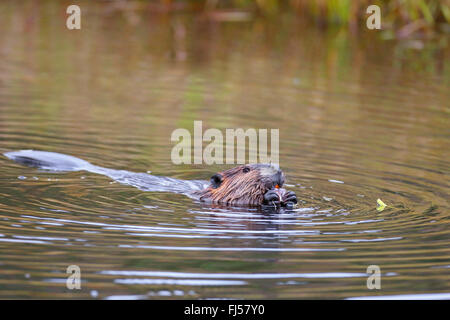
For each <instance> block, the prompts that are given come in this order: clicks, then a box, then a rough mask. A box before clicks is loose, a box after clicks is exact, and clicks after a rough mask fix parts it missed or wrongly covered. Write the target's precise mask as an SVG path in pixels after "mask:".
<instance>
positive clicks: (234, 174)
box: [4, 150, 297, 207]
mask: <svg viewBox="0 0 450 320" xmlns="http://www.w3.org/2000/svg"><path fill="white" fill-rule="evenodd" d="M4 155H5V156H6V157H7V158H9V159H12V160H14V161H16V162H18V163H21V164H23V165H27V166H30V167H37V168H40V169H44V170H49V171H82V170H84V171H88V172H92V173H97V174H102V175H105V176H108V177H110V178H111V179H113V180H114V181H117V182H119V183H122V184H127V185H131V186H134V187H137V188H139V189H140V190H144V191H154V192H174V193H180V194H184V195H186V196H189V197H191V198H194V199H198V200H199V201H202V202H207V203H213V204H223V205H236V206H264V205H271V206H286V207H292V206H293V205H294V204H296V203H297V197H296V195H295V193H294V192H292V191H287V190H286V189H284V188H282V187H283V185H284V183H285V175H284V173H283V171H281V169H280V168H279V167H278V166H277V165H274V164H247V165H240V166H237V167H235V168H231V169H228V170H225V171H222V172H219V173H216V174H214V175H213V176H212V177H211V179H210V181H209V183H208V182H206V181H204V180H181V179H175V178H170V177H163V176H154V175H151V174H147V173H136V172H130V171H126V170H115V169H108V168H103V167H99V166H95V165H93V164H91V163H89V162H87V161H85V160H82V159H79V158H76V157H73V156H69V155H65V154H61V153H55V152H47V151H35V150H20V151H12V152H7V153H5V154H4Z"/></svg>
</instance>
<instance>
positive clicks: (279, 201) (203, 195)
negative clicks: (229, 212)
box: [194, 164, 297, 205]
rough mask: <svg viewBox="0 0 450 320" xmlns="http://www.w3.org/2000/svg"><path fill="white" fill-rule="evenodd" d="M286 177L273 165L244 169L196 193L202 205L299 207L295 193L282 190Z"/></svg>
mask: <svg viewBox="0 0 450 320" xmlns="http://www.w3.org/2000/svg"><path fill="white" fill-rule="evenodd" d="M284 182H285V175H284V173H283V171H281V169H280V168H279V167H278V166H276V165H273V164H248V165H241V166H238V167H235V168H232V169H228V170H225V171H223V172H219V173H216V174H215V175H213V176H212V177H211V180H210V185H209V186H208V187H206V188H205V189H203V190H201V191H196V192H194V194H196V195H198V197H199V200H200V201H205V202H212V203H219V204H229V205H270V204H273V205H287V204H289V203H291V204H295V203H297V197H296V195H295V193H294V192H292V191H286V189H284V188H282V186H283V184H284Z"/></svg>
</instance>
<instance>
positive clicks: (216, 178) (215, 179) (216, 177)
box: [211, 173, 222, 189]
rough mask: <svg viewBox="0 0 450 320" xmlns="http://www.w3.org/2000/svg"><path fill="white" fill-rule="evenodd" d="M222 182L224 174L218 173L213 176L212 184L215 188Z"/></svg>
mask: <svg viewBox="0 0 450 320" xmlns="http://www.w3.org/2000/svg"><path fill="white" fill-rule="evenodd" d="M221 183H222V175H221V174H219V173H216V174H215V175H213V176H212V177H211V185H212V187H213V188H214V189H216V188H218V187H219V186H220V184H221Z"/></svg>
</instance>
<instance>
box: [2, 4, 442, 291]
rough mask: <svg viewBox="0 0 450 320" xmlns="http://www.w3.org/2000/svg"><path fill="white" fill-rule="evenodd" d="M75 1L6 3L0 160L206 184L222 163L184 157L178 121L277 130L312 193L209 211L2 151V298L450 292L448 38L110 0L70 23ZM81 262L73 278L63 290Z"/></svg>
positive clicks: (293, 178) (290, 164)
mask: <svg viewBox="0 0 450 320" xmlns="http://www.w3.org/2000/svg"><path fill="white" fill-rule="evenodd" d="M65 8H66V7H65V5H64V4H63V3H59V2H51V1H45V2H26V1H25V2H20V3H19V2H14V1H5V2H1V3H0V25H1V27H2V28H1V29H2V31H1V32H0V44H1V46H0V152H1V153H3V152H7V151H11V150H20V149H38V150H46V151H54V152H60V153H66V154H70V155H74V156H77V157H79V158H82V159H84V160H87V161H89V162H91V163H93V164H95V165H98V166H103V167H108V168H114V169H124V170H130V171H136V172H147V171H151V173H152V174H155V175H164V176H169V177H175V178H180V179H209V177H210V176H211V175H212V174H214V173H215V172H217V171H221V170H223V169H224V168H226V167H229V166H225V165H223V166H221V165H214V166H208V165H181V166H180V165H174V164H173V163H172V161H171V158H170V154H171V150H172V148H173V146H174V143H173V142H171V141H170V137H171V133H172V131H173V130H175V129H177V128H187V129H189V130H191V131H192V130H193V121H194V120H202V121H203V126H204V128H205V129H206V128H218V129H219V130H222V132H225V129H227V128H239V127H242V128H256V129H260V128H261V129H264V128H267V129H270V128H275V129H279V132H280V165H281V167H282V169H283V170H284V172H285V174H286V176H287V180H288V181H287V184H288V186H287V188H288V189H289V190H293V191H295V192H296V194H297V197H298V198H299V199H300V200H301V201H300V204H299V206H298V208H296V209H295V210H294V211H293V212H291V213H285V214H281V215H277V214H267V213H264V212H262V211H260V210H258V209H245V208H224V207H222V208H221V207H211V206H208V205H205V204H201V203H198V202H196V201H193V200H191V199H189V198H187V197H184V196H182V195H175V194H171V193H160V192H153V193H149V192H142V191H139V190H138V189H135V188H133V187H130V186H126V185H121V184H118V183H114V182H113V181H111V180H110V179H109V178H107V177H103V176H99V175H95V174H90V173H86V172H70V173H51V172H45V171H39V170H37V169H35V168H27V167H23V166H20V165H18V164H15V163H13V162H12V161H10V160H8V159H6V158H5V157H3V156H0V298H63V299H65V298H101V299H103V298H115V297H119V298H120V297H127V298H136V299H139V298H144V299H152V298H159V299H162V298H177V299H178V298H181V299H186V298H193V299H197V298H246V299H250V298H256V299H259V298H261V299H281V298H294V299H304V298H336V299H343V298H349V297H360V296H386V295H406V294H408V295H413V297H421V295H423V294H442V296H447V297H448V294H449V292H450V277H449V267H450V259H449V257H450V249H449V248H450V231H449V222H450V219H449V207H450V206H449V202H448V199H449V185H448V181H449V169H450V162H449V148H450V143H449V142H450V139H449V137H450V131H449V113H450V104H449V101H450V99H449V98H450V90H449V83H450V81H449V80H450V65H449V61H450V59H449V58H450V52H449V49H448V38H445V37H444V38H442V37H436V38H433V39H430V40H426V41H425V40H422V39H413V40H405V41H394V40H390V41H382V40H380V37H379V35H378V34H376V33H375V32H377V31H368V30H361V31H360V33H358V34H351V33H348V31H347V30H345V29H342V30H336V29H328V30H326V31H324V30H322V31H319V30H316V29H314V28H311V27H307V26H305V25H304V24H303V23H301V22H299V21H296V20H295V19H293V17H291V16H289V15H287V16H282V17H280V18H279V19H277V20H276V21H273V20H263V19H260V18H255V19H252V20H249V21H241V22H215V21H208V20H205V19H203V18H202V17H201V16H199V15H198V14H190V13H186V12H181V13H174V14H167V15H166V14H153V13H149V12H147V11H146V10H136V11H133V10H125V11H123V10H116V9H114V8H115V7H114V5H113V4H112V3H109V2H99V3H95V4H91V3H90V2H83V3H82V4H81V8H82V17H83V20H82V29H81V30H73V31H69V30H67V28H66V27H65V19H66V16H67V15H66V14H65ZM418 43H420V44H422V45H423V48H422V49H417V44H418ZM378 198H380V199H382V200H383V201H384V202H385V203H386V204H387V205H388V206H389V207H388V208H386V209H385V210H384V211H382V212H378V211H377V210H376V200H377V199H378ZM69 265H78V266H79V267H80V269H81V280H82V284H81V286H82V288H81V290H69V289H67V288H66V283H65V282H66V279H67V277H68V274H66V268H67V267H68V266H69ZM369 265H378V266H379V267H380V269H381V274H382V276H381V289H380V290H368V288H367V285H366V284H367V277H368V275H367V274H366V270H367V267H368V266H369Z"/></svg>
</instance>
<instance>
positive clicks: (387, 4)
mask: <svg viewBox="0 0 450 320" xmlns="http://www.w3.org/2000/svg"><path fill="white" fill-rule="evenodd" d="M116 2H117V3H118V4H119V5H121V6H122V7H123V8H128V9H129V7H128V5H129V4H130V3H133V1H126V0H118V1H116ZM137 2H142V3H147V4H148V5H149V6H150V7H151V8H152V9H153V10H156V11H183V10H188V11H203V12H205V14H206V15H208V17H209V18H210V19H217V20H245V19H249V18H250V17H251V16H252V15H258V16H264V17H270V16H274V15H279V14H282V13H285V12H294V13H295V14H296V15H298V16H300V17H302V18H304V19H305V20H307V21H309V22H312V23H314V24H317V25H319V26H321V27H326V26H328V25H342V26H349V27H350V29H351V30H352V31H356V29H357V26H358V25H359V24H361V23H365V19H367V17H368V14H367V13H366V8H367V7H368V6H369V5H373V4H375V5H378V6H379V7H380V8H381V14H382V28H383V29H385V30H395V34H390V35H393V36H396V37H408V36H410V35H411V34H417V33H420V34H422V35H430V34H432V33H434V32H436V31H437V32H444V33H449V32H450V6H449V1H447V0H357V1H355V0H153V1H152V0H150V1H137ZM134 4H136V1H135V2H134Z"/></svg>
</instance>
